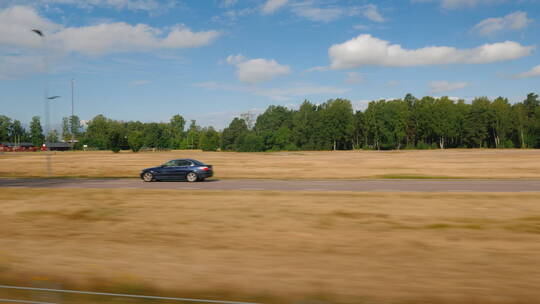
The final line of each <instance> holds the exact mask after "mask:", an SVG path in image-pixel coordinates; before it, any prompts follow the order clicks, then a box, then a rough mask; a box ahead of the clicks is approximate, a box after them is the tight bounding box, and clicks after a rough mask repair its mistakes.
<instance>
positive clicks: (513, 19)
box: [473, 11, 532, 36]
mask: <svg viewBox="0 0 540 304" xmlns="http://www.w3.org/2000/svg"><path fill="white" fill-rule="evenodd" d="M531 22H532V19H529V18H527V13H525V12H519V11H518V12H514V13H511V14H508V15H506V16H504V17H501V18H488V19H485V20H483V21H481V22H480V23H478V24H477V25H475V26H474V28H473V32H476V33H478V34H480V35H484V36H487V35H492V34H494V33H497V32H503V31H509V30H520V29H523V28H525V27H527V26H528V25H529V24H530V23H531Z"/></svg>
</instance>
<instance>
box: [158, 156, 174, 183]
mask: <svg viewBox="0 0 540 304" xmlns="http://www.w3.org/2000/svg"><path fill="white" fill-rule="evenodd" d="M175 171H176V162H175V161H174V160H172V161H168V162H166V163H165V164H163V166H162V167H161V168H159V175H158V176H157V177H158V178H159V179H162V180H167V179H173V178H174V175H175Z"/></svg>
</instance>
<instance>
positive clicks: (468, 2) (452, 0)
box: [441, 0, 505, 9]
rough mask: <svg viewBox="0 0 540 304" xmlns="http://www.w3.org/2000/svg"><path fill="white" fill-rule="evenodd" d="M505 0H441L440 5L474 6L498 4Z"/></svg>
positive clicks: (453, 6)
mask: <svg viewBox="0 0 540 304" xmlns="http://www.w3.org/2000/svg"><path fill="white" fill-rule="evenodd" d="M504 1H505V0H442V4H441V5H442V7H443V8H446V9H459V8H466V7H475V6H477V5H480V4H484V5H485V4H487V5H489V4H498V3H502V2H504Z"/></svg>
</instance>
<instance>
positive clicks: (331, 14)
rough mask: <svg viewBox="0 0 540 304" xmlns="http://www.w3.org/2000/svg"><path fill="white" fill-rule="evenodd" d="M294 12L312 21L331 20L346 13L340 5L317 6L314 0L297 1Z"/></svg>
mask: <svg viewBox="0 0 540 304" xmlns="http://www.w3.org/2000/svg"><path fill="white" fill-rule="evenodd" d="M292 11H293V13H295V14H296V15H298V16H300V17H304V18H306V19H309V20H311V21H319V22H330V21H333V20H336V19H338V18H339V17H341V16H342V15H344V14H345V11H344V10H343V9H342V8H339V7H324V8H323V7H316V6H314V5H313V2H312V1H305V2H299V3H295V4H294V5H293V8H292Z"/></svg>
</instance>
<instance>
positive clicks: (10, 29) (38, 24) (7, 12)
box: [0, 6, 60, 48]
mask: <svg viewBox="0 0 540 304" xmlns="http://www.w3.org/2000/svg"><path fill="white" fill-rule="evenodd" d="M35 28H38V29H41V30H43V31H45V32H50V31H55V30H57V29H59V28H60V26H59V25H57V24H54V23H53V22H51V21H49V20H47V19H45V18H42V17H40V16H39V15H38V14H37V13H36V11H35V10H34V9H32V8H29V7H26V6H13V7H10V8H6V9H4V10H2V11H0V45H2V46H16V47H31V48H32V47H33V48H36V47H40V46H41V41H40V39H38V36H36V34H35V33H33V32H31V31H30V29H35Z"/></svg>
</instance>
